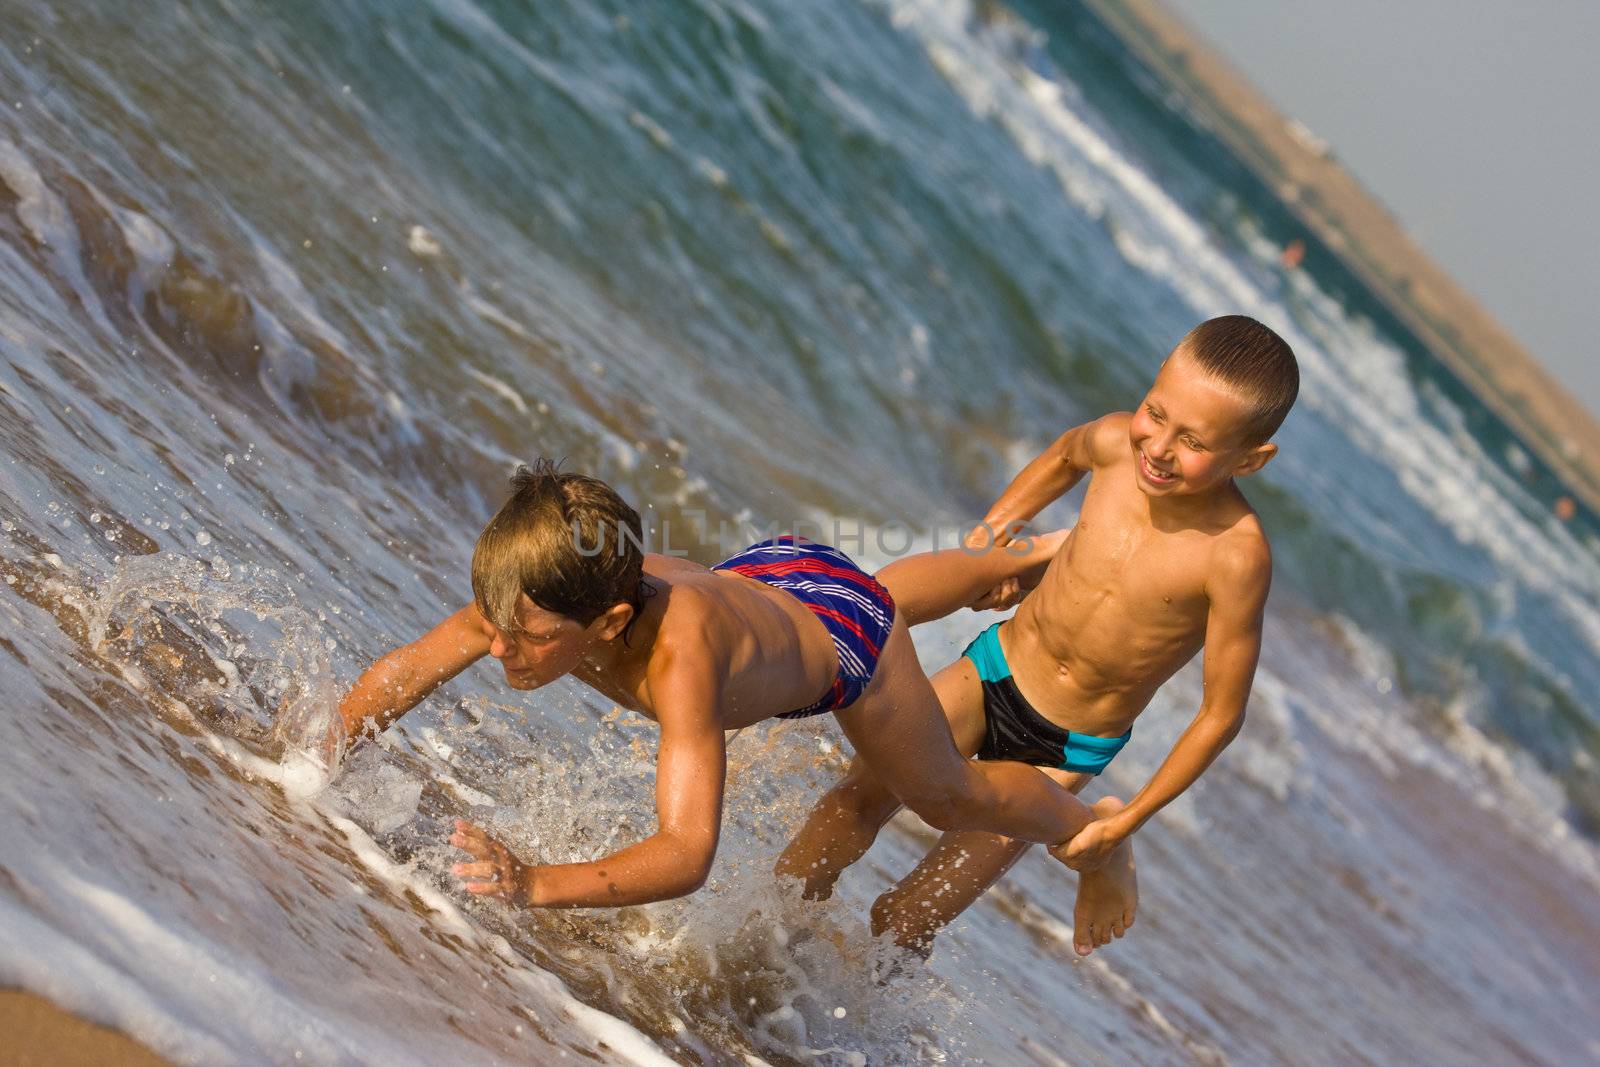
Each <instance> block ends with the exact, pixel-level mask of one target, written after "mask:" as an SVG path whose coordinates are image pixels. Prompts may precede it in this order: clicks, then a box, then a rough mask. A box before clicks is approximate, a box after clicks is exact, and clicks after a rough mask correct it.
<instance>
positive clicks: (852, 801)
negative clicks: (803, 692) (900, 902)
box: [777, 656, 984, 900]
mask: <svg viewBox="0 0 1600 1067" xmlns="http://www.w3.org/2000/svg"><path fill="white" fill-rule="evenodd" d="M932 682H933V689H934V693H935V695H936V696H937V697H938V700H939V704H940V707H941V708H942V709H943V710H944V714H945V718H946V721H947V722H948V724H949V727H950V732H951V734H952V735H953V737H954V740H955V743H956V749H957V751H959V752H960V754H961V755H962V756H970V755H972V754H973V753H974V752H976V751H978V746H979V745H981V744H982V743H983V731H984V714H983V686H982V684H981V683H980V682H979V681H978V671H977V669H976V668H975V667H973V665H972V661H971V660H969V659H967V658H966V657H965V656H962V657H960V658H959V659H957V660H956V661H955V662H954V663H952V664H950V665H949V666H948V667H946V668H944V670H942V671H940V672H939V673H938V674H935V675H934V676H933V679H932ZM899 810H900V798H898V797H896V796H895V795H894V793H893V792H891V791H890V790H889V788H888V787H887V786H885V785H884V784H883V783H882V782H881V781H879V780H878V778H877V777H876V776H875V775H874V774H873V773H872V771H871V769H870V768H869V767H868V766H867V763H866V761H865V760H863V759H862V758H861V757H860V756H857V757H856V758H855V760H854V761H852V762H851V764H850V772H849V773H848V774H847V775H846V776H845V778H844V780H843V781H842V782H840V783H839V784H838V785H836V786H834V787H833V788H832V789H830V790H828V792H826V793H825V794H823V796H822V798H821V799H820V800H818V801H817V804H816V807H814V808H812V809H811V814H810V815H808V816H807V817H806V821H805V825H804V826H802V827H801V828H800V832H799V833H798V834H796V835H795V838H794V840H793V841H791V842H790V843H789V847H788V848H786V849H784V850H783V855H782V856H780V857H779V858H778V865H777V873H778V874H781V875H788V876H789V877H791V878H798V879H801V880H802V881H803V882H804V883H805V895H806V897H807V899H810V900H825V899H827V897H828V896H829V895H830V894H831V893H832V892H833V884H834V882H836V881H838V879H839V875H840V874H841V873H843V871H844V869H845V868H846V867H848V866H850V865H851V864H852V863H854V862H855V861H856V860H858V859H860V858H861V857H862V856H864V855H866V852H867V849H869V848H871V847H872V842H873V841H874V840H875V839H876V838H877V836H878V831H879V830H881V829H882V828H883V824H884V823H886V822H888V821H889V819H890V818H891V817H893V815H894V813H895V812H897V811H899Z"/></svg>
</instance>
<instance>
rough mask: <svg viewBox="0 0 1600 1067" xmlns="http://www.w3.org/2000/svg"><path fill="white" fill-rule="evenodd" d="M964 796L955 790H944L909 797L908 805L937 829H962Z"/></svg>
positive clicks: (919, 816) (924, 820)
mask: <svg viewBox="0 0 1600 1067" xmlns="http://www.w3.org/2000/svg"><path fill="white" fill-rule="evenodd" d="M962 799H963V798H962V797H961V796H960V795H958V794H956V793H954V792H950V791H944V792H939V793H929V794H926V795H923V796H918V797H908V798H907V799H906V807H908V808H910V809H911V810H912V811H914V812H916V813H917V817H918V818H920V819H921V820H922V821H923V822H925V823H927V824H928V825H929V826H931V827H933V828H934V829H935V830H939V831H941V832H943V831H945V830H957V829H960V825H959V824H960V822H961V808H962Z"/></svg>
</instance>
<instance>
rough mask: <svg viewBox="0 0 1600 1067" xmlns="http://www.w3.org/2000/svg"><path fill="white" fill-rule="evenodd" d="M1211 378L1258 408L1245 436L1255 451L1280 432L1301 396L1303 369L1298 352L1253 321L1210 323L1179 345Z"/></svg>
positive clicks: (1242, 318) (1218, 320)
mask: <svg viewBox="0 0 1600 1067" xmlns="http://www.w3.org/2000/svg"><path fill="white" fill-rule="evenodd" d="M1177 351H1180V352H1186V353H1188V354H1189V355H1190V356H1193V357H1194V359H1195V361H1196V362H1198V363H1199V364H1200V366H1201V367H1202V368H1204V369H1205V371H1206V373H1207V374H1210V375H1211V376H1212V377H1214V378H1217V379H1218V380H1220V381H1223V382H1226V383H1227V384H1228V385H1229V386H1231V387H1233V388H1234V389H1237V390H1239V392H1241V393H1243V394H1244V395H1245V396H1247V397H1249V398H1250V399H1251V400H1253V401H1254V402H1255V406H1254V408H1253V410H1252V412H1251V415H1250V417H1249V420H1248V421H1247V422H1246V423H1245V426H1244V428H1243V430H1242V431H1241V434H1242V436H1243V437H1244V439H1245V442H1246V443H1247V444H1250V445H1259V444H1263V443H1265V442H1266V441H1268V440H1270V439H1271V437H1272V435H1273V434H1275V433H1277V432H1278V427H1279V426H1282V425H1283V420H1284V418H1285V417H1286V416H1287V415H1288V414H1289V409H1290V408H1292V407H1294V401H1295V398H1296V397H1297V396H1299V395H1300V364H1299V363H1297V362H1296V361H1295V358H1294V350H1293V349H1291V348H1290V347H1289V344H1288V342H1286V341H1285V340H1284V339H1283V338H1281V337H1279V336H1278V335H1277V334H1276V333H1275V332H1273V331H1272V330H1271V329H1269V328H1268V327H1266V326H1263V325H1262V324H1261V323H1259V322H1257V321H1256V320H1255V319H1252V318H1251V317H1250V316H1248V315H1223V316H1222V317H1220V318H1215V319H1207V320H1206V321H1205V322H1202V323H1201V324H1200V325H1198V326H1196V327H1195V328H1194V329H1192V330H1190V331H1189V332H1188V334H1187V335H1185V336H1184V338H1183V340H1182V341H1179V342H1178V348H1177Z"/></svg>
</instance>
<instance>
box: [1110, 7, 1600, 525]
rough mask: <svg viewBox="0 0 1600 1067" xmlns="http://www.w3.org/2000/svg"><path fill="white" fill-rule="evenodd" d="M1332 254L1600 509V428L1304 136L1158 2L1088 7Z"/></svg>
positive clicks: (1326, 148) (1346, 173)
mask: <svg viewBox="0 0 1600 1067" xmlns="http://www.w3.org/2000/svg"><path fill="white" fill-rule="evenodd" d="M1085 3H1086V4H1087V5H1088V7H1089V8H1090V10H1092V11H1093V12H1094V13H1095V15H1096V17H1097V18H1098V19H1099V20H1100V22H1101V23H1103V24H1104V25H1105V26H1106V27H1107V28H1108V29H1109V30H1111V31H1112V32H1113V33H1114V34H1116V35H1117V37H1119V38H1120V39H1121V40H1122V41H1123V42H1124V43H1125V44H1126V45H1127V46H1128V48H1129V49H1130V50H1132V51H1133V53H1134V54H1135V55H1137V56H1139V57H1140V59H1141V60H1143V62H1144V63H1145V64H1146V65H1147V66H1148V67H1149V68H1150V70H1151V71H1152V72H1153V73H1154V74H1155V75H1156V76H1158V77H1159V78H1161V79H1162V80H1163V81H1165V82H1166V83H1167V84H1168V85H1169V86H1170V87H1171V88H1172V89H1174V90H1175V91H1176V92H1178V93H1179V94H1180V95H1181V96H1182V97H1183V98H1184V99H1185V100H1186V101H1187V102H1188V103H1189V104H1190V106H1191V107H1192V108H1193V109H1194V110H1195V112H1196V113H1197V114H1198V115H1199V116H1200V117H1201V119H1202V121H1203V122H1204V123H1205V124H1206V126H1208V127H1209V128H1210V130H1211V131H1212V132H1213V133H1215V134H1216V135H1218V136H1219V137H1220V138H1221V139H1222V140H1223V141H1224V142H1225V143H1226V144H1227V145H1228V146H1229V147H1230V148H1231V149H1232V150H1233V151H1234V152H1235V153H1236V154H1237V155H1238V156H1239V158H1240V159H1241V160H1242V161H1243V162H1244V163H1245V164H1246V165H1247V166H1249V167H1250V168H1251V169H1252V170H1253V171H1255V173H1256V174H1257V175H1258V176H1259V177H1260V178H1261V179H1262V180H1263V181H1265V182H1266V183H1267V185H1268V186H1269V187H1270V188H1272V189H1274V190H1275V191H1276V192H1277V193H1278V195H1279V196H1280V197H1281V198H1282V199H1283V201H1284V203H1285V204H1286V205H1287V206H1288V207H1289V210H1290V211H1292V212H1293V213H1294V214H1295V216H1296V217H1297V218H1298V219H1299V220H1300V222H1301V224H1302V225H1304V226H1305V228H1306V230H1307V231H1308V235H1311V236H1314V237H1315V238H1316V240H1318V241H1320V242H1321V243H1322V244H1323V245H1324V246H1325V247H1327V248H1328V249H1329V251H1331V252H1333V253H1334V254H1335V255H1337V256H1339V257H1340V259H1342V260H1343V261H1344V262H1345V264H1346V265H1347V266H1348V267H1349V268H1350V269H1351V270H1352V271H1353V272H1354V273H1355V274H1356V276H1357V277H1359V278H1360V279H1361V280H1362V282H1363V283H1364V284H1366V285H1367V286H1368V287H1369V288H1370V289H1371V290H1372V291H1373V293H1374V294H1376V295H1377V297H1378V298H1379V299H1380V300H1382V301H1383V302H1384V304H1385V305H1386V306H1387V307H1388V308H1389V310H1390V311H1391V312H1393V314H1394V315H1395V316H1396V317H1397V318H1398V319H1399V320H1400V321H1401V322H1402V323H1404V324H1405V326H1406V328H1407V329H1409V330H1411V331H1412V333H1414V334H1415V335H1416V336H1417V338H1418V339H1419V340H1421V341H1422V343H1423V344H1424V345H1426V346H1427V348H1428V350H1429V351H1430V352H1432V353H1433V355H1434V356H1435V357H1436V358H1437V359H1439V361H1440V362H1441V363H1443V364H1444V365H1445V366H1446V367H1448V368H1449V369H1450V370H1451V371H1452V372H1453V373H1454V374H1455V375H1456V376H1457V377H1459V378H1460V379H1461V380H1462V381H1463V382H1464V383H1465V384H1466V385H1467V386H1468V388H1470V389H1471V390H1472V391H1473V392H1474V393H1475V394H1476V395H1477V396H1478V397H1479V399H1480V400H1482V401H1483V403H1484V405H1485V406H1486V407H1488V408H1489V410H1491V411H1493V412H1494V413H1495V415H1496V416H1497V417H1499V418H1500V419H1501V420H1502V421H1504V422H1505V423H1506V425H1508V426H1510V427H1511V429H1512V430H1513V431H1514V432H1515V433H1516V435H1517V436H1518V437H1519V438H1521V439H1522V441H1523V443H1524V444H1525V445H1526V446H1527V447H1528V448H1529V449H1530V450H1531V451H1533V452H1535V453H1536V454H1537V455H1538V456H1539V458H1540V459H1541V460H1542V461H1543V462H1544V463H1546V464H1547V465H1548V466H1549V467H1550V468H1551V469H1552V470H1553V471H1555V472H1556V474H1557V475H1558V476H1559V477H1560V478H1561V479H1562V481H1564V482H1565V483H1566V484H1567V486H1568V487H1569V488H1570V490H1571V491H1572V493H1573V495H1574V496H1576V497H1578V498H1579V499H1580V500H1582V501H1583V502H1584V503H1585V504H1586V505H1587V506H1588V507H1589V508H1590V509H1591V510H1594V511H1600V421H1596V419H1595V417H1594V416H1593V415H1591V414H1590V413H1589V411H1588V410H1587V409H1586V408H1585V407H1584V406H1583V405H1582V404H1581V403H1579V402H1578V401H1577V400H1576V399H1574V398H1573V397H1572V395H1571V394H1570V393H1568V392H1567V390H1566V388H1565V387H1564V386H1562V385H1561V384H1560V383H1558V382H1557V381H1556V380H1555V379H1554V378H1552V377H1551V376H1550V374H1549V373H1548V372H1547V371H1546V370H1545V369H1544V367H1543V366H1541V365H1540V364H1539V362H1538V360H1537V359H1535V358H1534V357H1533V356H1532V355H1531V354H1530V353H1529V352H1528V351H1527V350H1526V349H1524V348H1523V347H1522V346H1521V345H1520V344H1519V343H1518V342H1517V340H1516V339H1515V338H1514V337H1512V336H1511V334H1510V333H1508V332H1507V331H1506V329H1505V328H1504V327H1503V326H1501V325H1500V324H1499V323H1498V322H1497V321H1495V319H1494V317H1493V316H1491V315H1490V314H1489V313H1488V311H1487V310H1485V309H1484V308H1483V307H1482V305H1480V304H1479V303H1478V301H1477V300H1476V299H1475V298H1474V297H1473V296H1472V295H1471V294H1470V293H1468V292H1467V291H1466V290H1465V289H1464V288H1462V287H1461V285H1460V284H1459V283H1457V282H1456V281H1455V279H1453V278H1452V277H1450V275H1449V274H1448V273H1447V272H1446V271H1445V270H1444V269H1443V268H1442V267H1440V266H1439V265H1438V264H1437V263H1435V262H1434V261H1433V259H1432V258H1431V257H1429V256H1428V254H1427V253H1426V252H1424V251H1423V250H1422V249H1421V248H1420V247H1418V246H1417V244H1416V243H1415V242H1414V241H1413V240H1412V239H1411V237H1410V236H1409V235H1408V234H1407V233H1406V232H1405V229H1404V227H1403V226H1402V224H1401V223H1400V221H1399V220H1398V219H1396V218H1395V217H1394V216H1393V215H1391V214H1389V212H1388V211H1387V210H1386V209H1385V208H1384V207H1383V205H1382V204H1381V203H1380V202H1379V201H1378V199H1377V198H1376V197H1374V196H1373V195H1372V194H1371V193H1370V192H1368V191H1367V189H1366V188H1364V187H1363V186H1362V185H1361V183H1360V181H1358V180H1357V179H1356V177H1355V176H1354V175H1353V174H1351V173H1350V172H1349V171H1348V170H1346V169H1345V168H1344V167H1343V166H1342V165H1341V164H1340V163H1339V162H1338V160H1337V159H1336V158H1335V157H1334V155H1333V153H1332V152H1331V151H1330V148H1329V146H1328V145H1326V144H1322V143H1319V142H1318V141H1317V140H1316V138H1315V137H1314V136H1313V135H1312V134H1311V133H1310V131H1308V130H1306V129H1305V127H1303V126H1301V125H1299V124H1298V123H1295V122H1293V121H1292V120H1291V119H1289V118H1288V117H1287V116H1285V115H1283V114H1282V113H1280V112H1279V111H1278V110H1277V109H1276V108H1275V107H1273V105H1272V104H1271V103H1269V102H1268V101H1267V99H1266V98H1265V97H1264V96H1262V94H1261V93H1260V92H1259V91H1258V90H1256V89H1255V87H1254V86H1252V85H1251V84H1250V83H1249V82H1247V81H1246V80H1245V79H1244V77H1243V76H1242V75H1240V74H1239V73H1238V71H1236V70H1235V69H1234V68H1233V67H1232V66H1231V65H1230V64H1229V63H1228V61H1227V60H1225V59H1223V58H1222V57H1221V56H1220V55H1219V54H1218V53H1217V52H1215V51H1213V50H1212V49H1211V48H1210V46H1209V45H1207V44H1206V43H1205V41H1204V39H1203V37H1202V36H1201V35H1200V34H1199V33H1198V32H1196V31H1195V30H1193V29H1192V28H1191V27H1190V26H1189V25H1188V24H1187V23H1185V22H1184V21H1183V20H1182V19H1180V18H1179V17H1178V16H1177V15H1176V14H1174V13H1173V12H1171V11H1169V10H1167V9H1166V8H1165V7H1164V6H1162V4H1161V3H1160V2H1159V0H1085Z"/></svg>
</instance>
